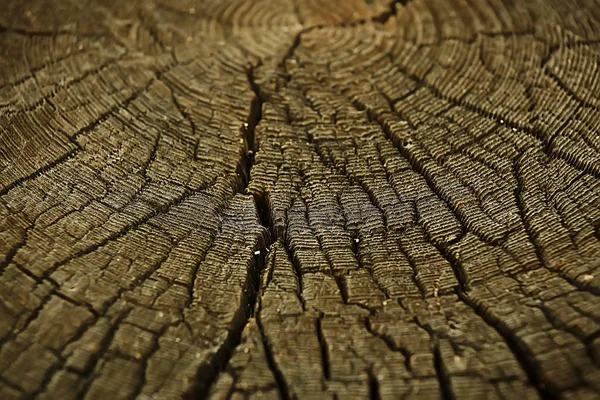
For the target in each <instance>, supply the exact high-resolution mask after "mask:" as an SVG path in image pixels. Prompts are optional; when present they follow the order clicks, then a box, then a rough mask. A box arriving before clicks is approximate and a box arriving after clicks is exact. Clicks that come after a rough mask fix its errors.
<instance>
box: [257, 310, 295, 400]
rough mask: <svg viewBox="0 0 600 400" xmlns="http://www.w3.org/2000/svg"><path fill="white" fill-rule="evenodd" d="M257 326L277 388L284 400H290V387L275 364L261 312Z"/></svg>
mask: <svg viewBox="0 0 600 400" xmlns="http://www.w3.org/2000/svg"><path fill="white" fill-rule="evenodd" d="M256 324H257V326H258V329H259V330H260V337H261V338H262V342H263V346H264V349H265V355H266V358H267V364H268V365H269V369H270V370H271V373H272V374H273V377H274V378H275V382H276V383H277V388H278V389H279V394H280V395H281V398H282V399H283V400H288V399H289V398H290V394H289V387H288V384H287V381H286V380H285V377H284V375H283V373H282V372H281V370H280V369H279V367H278V366H277V363H276V362H275V357H274V356H273V349H272V347H271V344H270V342H269V338H268V337H267V335H266V333H265V330H264V327H263V324H262V321H261V319H260V310H259V313H258V315H257V317H256Z"/></svg>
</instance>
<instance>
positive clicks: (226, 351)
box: [184, 240, 267, 399]
mask: <svg viewBox="0 0 600 400" xmlns="http://www.w3.org/2000/svg"><path fill="white" fill-rule="evenodd" d="M266 243H267V241H266V240H262V241H261V242H260V243H259V246H260V249H264V248H265V247H266ZM256 252H258V254H257V255H256V257H255V262H254V265H253V266H251V267H250V276H249V279H248V284H247V289H246V290H244V297H245V299H242V304H245V307H241V308H239V309H238V311H237V312H236V315H235V317H234V319H233V321H232V323H231V327H230V329H229V330H228V334H227V338H226V339H225V341H224V342H223V344H222V345H221V347H219V349H218V350H217V352H216V353H215V354H214V355H213V356H212V357H211V359H210V361H208V362H207V363H206V364H203V365H202V366H201V367H200V368H198V371H197V373H196V377H197V379H196V382H195V385H194V387H193V388H192V389H190V390H189V391H188V392H187V393H186V394H185V395H184V398H185V399H199V398H200V399H204V398H207V397H208V394H209V392H210V389H211V387H212V385H213V384H214V383H215V382H216V381H217V379H218V378H219V376H220V374H221V373H222V372H223V371H225V369H226V368H227V365H228V364H229V360H231V357H232V356H233V352H234V351H235V349H236V348H237V347H238V346H239V345H240V343H241V342H242V334H243V332H244V328H245V327H246V325H247V324H248V321H249V319H250V317H251V315H252V312H253V311H252V310H254V307H255V305H256V301H257V295H258V292H259V290H260V288H259V282H260V281H259V277H260V272H261V271H262V270H263V269H264V266H265V259H266V251H264V250H256Z"/></svg>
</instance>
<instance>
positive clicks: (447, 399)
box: [401, 305, 456, 400]
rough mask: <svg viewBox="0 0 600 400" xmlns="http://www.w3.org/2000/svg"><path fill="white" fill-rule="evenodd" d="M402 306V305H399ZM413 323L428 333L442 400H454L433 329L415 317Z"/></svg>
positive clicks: (437, 339)
mask: <svg viewBox="0 0 600 400" xmlns="http://www.w3.org/2000/svg"><path fill="white" fill-rule="evenodd" d="M401 306H402V305H401ZM413 322H414V323H416V324H417V325H418V326H419V327H420V328H421V329H423V330H424V331H426V332H427V333H429V337H430V338H431V351H432V352H433V366H434V368H435V373H436V376H437V379H438V383H439V385H440V391H441V394H442V399H443V400H456V396H455V394H454V392H453V391H452V380H451V376H450V374H449V372H448V369H447V368H446V365H445V363H444V360H443V358H442V353H441V351H440V343H439V338H438V336H437V335H436V334H435V333H434V332H433V329H432V328H431V326H429V325H424V324H422V323H421V321H419V319H418V318H417V317H413Z"/></svg>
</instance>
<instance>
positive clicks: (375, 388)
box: [367, 369, 381, 400]
mask: <svg viewBox="0 0 600 400" xmlns="http://www.w3.org/2000/svg"><path fill="white" fill-rule="evenodd" d="M367 375H368V376H369V400H381V393H379V382H378V381H377V377H375V374H374V373H373V371H372V370H371V369H369V370H368V371H367Z"/></svg>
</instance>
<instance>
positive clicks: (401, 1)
mask: <svg viewBox="0 0 600 400" xmlns="http://www.w3.org/2000/svg"><path fill="white" fill-rule="evenodd" d="M409 1H410V0H392V2H391V3H390V8H389V10H387V11H386V12H384V13H383V14H381V15H378V16H377V17H375V18H373V21H374V22H379V23H382V24H385V23H386V22H387V21H388V20H389V19H390V18H392V17H395V16H396V13H397V12H398V5H402V6H405V5H406V4H407V3H408V2H409Z"/></svg>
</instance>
